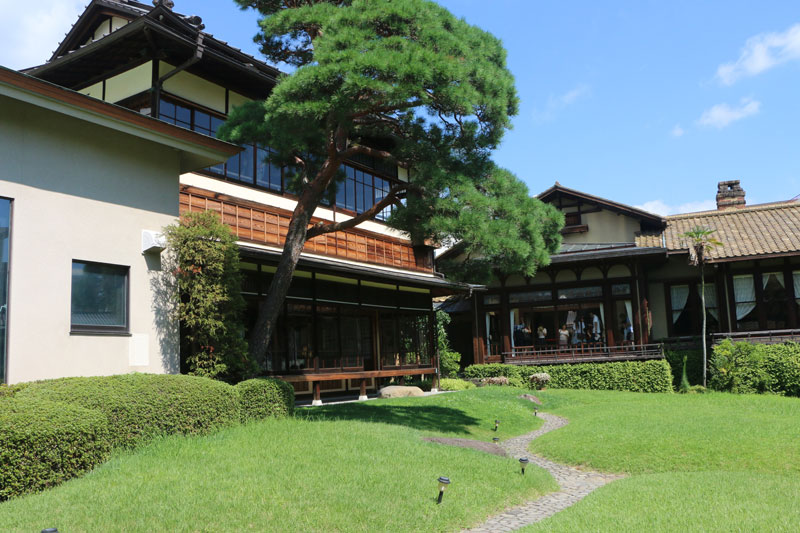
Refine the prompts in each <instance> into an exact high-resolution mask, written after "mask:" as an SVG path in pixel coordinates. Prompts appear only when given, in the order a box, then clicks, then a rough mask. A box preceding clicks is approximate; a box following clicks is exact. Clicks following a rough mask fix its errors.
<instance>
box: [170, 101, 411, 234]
mask: <svg viewBox="0 0 800 533" xmlns="http://www.w3.org/2000/svg"><path fill="white" fill-rule="evenodd" d="M163 104H166V106H165V105H163ZM167 106H180V107H182V108H186V109H187V110H188V111H189V121H188V122H186V121H185V120H181V121H178V120H177V111H176V112H175V113H174V116H169V115H168V116H167V117H166V118H168V119H169V118H172V119H173V120H164V118H162V114H164V112H163V110H164V109H168V107H167ZM197 113H202V114H204V115H209V116H210V117H211V118H212V119H213V118H216V119H219V120H222V121H224V120H225V119H226V117H225V115H224V114H223V113H220V112H219V111H214V110H211V109H208V108H205V107H202V106H199V105H197V104H194V103H192V102H188V101H187V100H184V99H182V98H179V97H175V96H174V95H172V94H165V95H162V97H161V102H160V103H159V117H158V118H159V120H163V121H164V122H167V123H171V124H173V125H176V126H179V127H184V128H186V129H189V130H191V131H196V132H198V133H201V134H203V135H208V136H211V137H213V135H212V133H215V130H209V129H208V128H202V129H197V128H196V117H197ZM246 149H249V150H251V152H250V153H251V154H252V156H251V158H252V160H251V161H250V167H251V168H252V176H251V177H250V179H249V180H247V179H242V178H241V169H242V168H243V165H242V157H243V155H244V154H245V153H246V152H241V153H239V154H236V155H234V156H232V157H231V158H230V159H229V160H228V161H226V162H225V163H222V164H220V165H216V166H215V167H209V168H205V169H202V170H200V171H199V172H200V173H201V174H203V175H208V176H209V177H213V178H217V179H223V180H225V181H227V182H231V183H236V184H237V185H243V186H245V187H252V188H254V189H257V190H260V191H266V192H269V193H273V194H280V195H281V196H284V197H288V198H292V199H297V198H298V196H297V195H296V194H294V193H292V192H290V191H288V190H287V187H286V178H287V176H286V169H285V167H280V177H279V179H278V180H277V181H279V182H280V187H276V186H274V185H273V182H274V181H275V180H273V178H272V176H271V172H270V176H269V177H268V178H267V180H266V182H267V183H269V184H270V185H268V186H265V185H260V184H259V176H258V168H259V163H260V162H259V151H262V152H263V151H267V152H271V149H270V148H269V147H262V146H259V145H257V144H255V143H253V144H249V145H248V146H247V147H246ZM234 159H235V160H236V165H235V166H236V170H235V171H234V170H233V164H232V161H233V160H234ZM266 166H267V170H271V166H270V165H269V163H267V165H266ZM217 167H222V171H221V172H220V171H219V170H217ZM342 167H343V170H344V171H345V174H346V176H345V178H344V180H342V181H341V182H339V186H341V185H342V184H344V194H345V201H344V204H345V205H340V204H339V202H338V196H339V186H337V191H336V194H335V198H336V200H335V201H334V202H333V204H332V205H331V204H328V203H327V202H325V201H323V202H322V205H323V206H325V207H329V208H331V209H333V210H334V211H335V212H336V213H342V214H345V215H349V216H357V215H359V214H361V213H363V212H364V211H366V210H368V209H369V208H370V207H372V206H373V205H375V204H376V203H377V202H378V201H380V200H379V196H378V194H377V193H378V191H380V192H381V193H383V194H382V195H381V196H380V199H382V198H383V197H384V195H385V194H388V192H389V190H391V186H392V184H396V183H399V182H400V181H401V180H400V179H399V178H398V177H396V176H394V177H392V176H390V175H388V174H385V173H382V172H381V171H380V170H379V169H377V168H369V167H368V166H367V165H365V164H363V163H361V162H359V161H352V160H348V161H347V163H344V164H343V165H342ZM347 167H349V168H351V169H352V177H351V175H350V173H349V172H348V171H347V170H346V169H347ZM229 168H230V170H229ZM359 178H361V181H359ZM379 180H380V181H381V183H380V187H379V182H378V181H379ZM262 183H264V181H262ZM359 185H360V186H361V187H359ZM359 190H360V191H361V194H359ZM348 191H349V192H348ZM351 195H352V198H351ZM351 199H352V206H353V209H349V208H348V207H347V203H348V202H349V201H350V200H351ZM393 211H394V206H388V207H386V208H385V209H384V210H382V211H381V212H380V213H378V214H377V215H375V217H374V220H375V221H377V222H385V221H386V219H388V218H389V216H390V215H391V213H392V212H393Z"/></svg>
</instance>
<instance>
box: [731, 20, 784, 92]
mask: <svg viewBox="0 0 800 533" xmlns="http://www.w3.org/2000/svg"><path fill="white" fill-rule="evenodd" d="M797 59H800V24H795V25H794V26H792V27H791V28H789V29H788V30H786V31H784V32H783V33H774V32H772V33H761V34H759V35H755V36H753V37H750V38H749V39H747V41H746V42H745V43H744V47H743V48H742V52H741V54H740V55H739V59H737V60H736V61H732V62H730V63H723V64H722V65H720V66H719V67H717V79H718V80H719V81H720V83H722V84H723V85H732V84H734V83H735V82H736V81H737V80H739V79H740V78H745V77H747V76H755V75H756V74H760V73H762V72H764V71H766V70H769V69H771V68H773V67H776V66H778V65H781V64H783V63H787V62H789V61H793V60H797Z"/></svg>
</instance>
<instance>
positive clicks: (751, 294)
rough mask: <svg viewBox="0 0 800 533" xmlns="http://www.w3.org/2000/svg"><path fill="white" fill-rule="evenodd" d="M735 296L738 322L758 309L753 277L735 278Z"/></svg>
mask: <svg viewBox="0 0 800 533" xmlns="http://www.w3.org/2000/svg"><path fill="white" fill-rule="evenodd" d="M733 295H734V298H735V299H736V320H741V319H742V318H744V317H745V316H747V315H748V314H749V313H750V311H752V310H753V309H755V308H756V301H755V300H756V286H755V283H753V276H750V275H747V276H733Z"/></svg>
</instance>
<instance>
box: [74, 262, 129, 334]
mask: <svg viewBox="0 0 800 533" xmlns="http://www.w3.org/2000/svg"><path fill="white" fill-rule="evenodd" d="M128 270H129V269H128V267H126V266H117V265H106V264H102V263H91V262H88V261H73V262H72V313H71V323H72V331H90V332H107V333H127V332H128Z"/></svg>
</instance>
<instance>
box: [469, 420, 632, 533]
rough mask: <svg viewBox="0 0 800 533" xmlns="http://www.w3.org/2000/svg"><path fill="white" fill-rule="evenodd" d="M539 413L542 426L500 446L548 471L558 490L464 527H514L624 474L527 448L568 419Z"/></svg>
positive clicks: (481, 530) (575, 500) (493, 529)
mask: <svg viewBox="0 0 800 533" xmlns="http://www.w3.org/2000/svg"><path fill="white" fill-rule="evenodd" d="M539 417H541V418H543V419H544V425H543V426H542V427H541V428H539V429H537V430H536V431H532V432H531V433H528V434H526V435H521V436H519V437H514V438H512V439H508V440H506V441H503V442H501V443H500V446H501V447H502V448H503V449H504V450H505V451H506V453H507V454H508V455H509V456H511V457H514V458H517V459H519V458H520V457H527V458H528V459H530V462H531V463H532V464H535V465H537V466H540V467H542V468H544V469H545V470H547V471H548V472H550V474H551V475H552V476H553V477H554V478H555V480H556V481H557V482H558V485H559V486H560V487H561V490H560V491H558V492H553V493H551V494H546V495H545V496H542V497H541V498H539V499H538V500H534V501H531V502H528V503H525V504H523V505H520V506H519V507H514V508H511V509H508V510H506V511H505V512H503V513H501V514H499V515H496V516H493V517H491V518H489V519H488V520H487V521H486V522H484V523H483V524H481V525H480V526H478V527H476V528H473V529H469V530H467V531H473V532H476V533H484V532H485V533H489V532H492V533H494V532H499V531H514V530H516V529H519V528H521V527H523V526H527V525H528V524H533V523H535V522H539V521H541V520H544V519H545V518H547V517H549V516H552V515H554V514H556V513H557V512H559V511H561V510H563V509H566V508H567V507H569V506H570V505H574V504H576V503H578V502H579V501H580V500H582V499H583V498H585V497H586V496H587V495H588V494H589V493H590V492H592V491H593V490H595V489H597V488H599V487H602V486H603V485H605V484H607V483H610V482H612V481H614V480H616V479H620V478H622V477H624V476H621V475H617V474H601V473H599V472H592V471H588V470H579V469H577V468H575V467H572V466H567V465H562V464H559V463H554V462H553V461H549V460H547V459H545V458H544V457H540V456H538V455H536V454H533V453H531V452H530V451H528V444H530V442H531V441H532V440H533V439H535V438H536V437H539V436H540V435H544V434H545V433H547V432H549V431H553V430H554V429H558V428H560V427H564V426H566V425H567V423H568V421H567V419H566V418H561V417H560V416H555V415H551V414H548V413H539Z"/></svg>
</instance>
